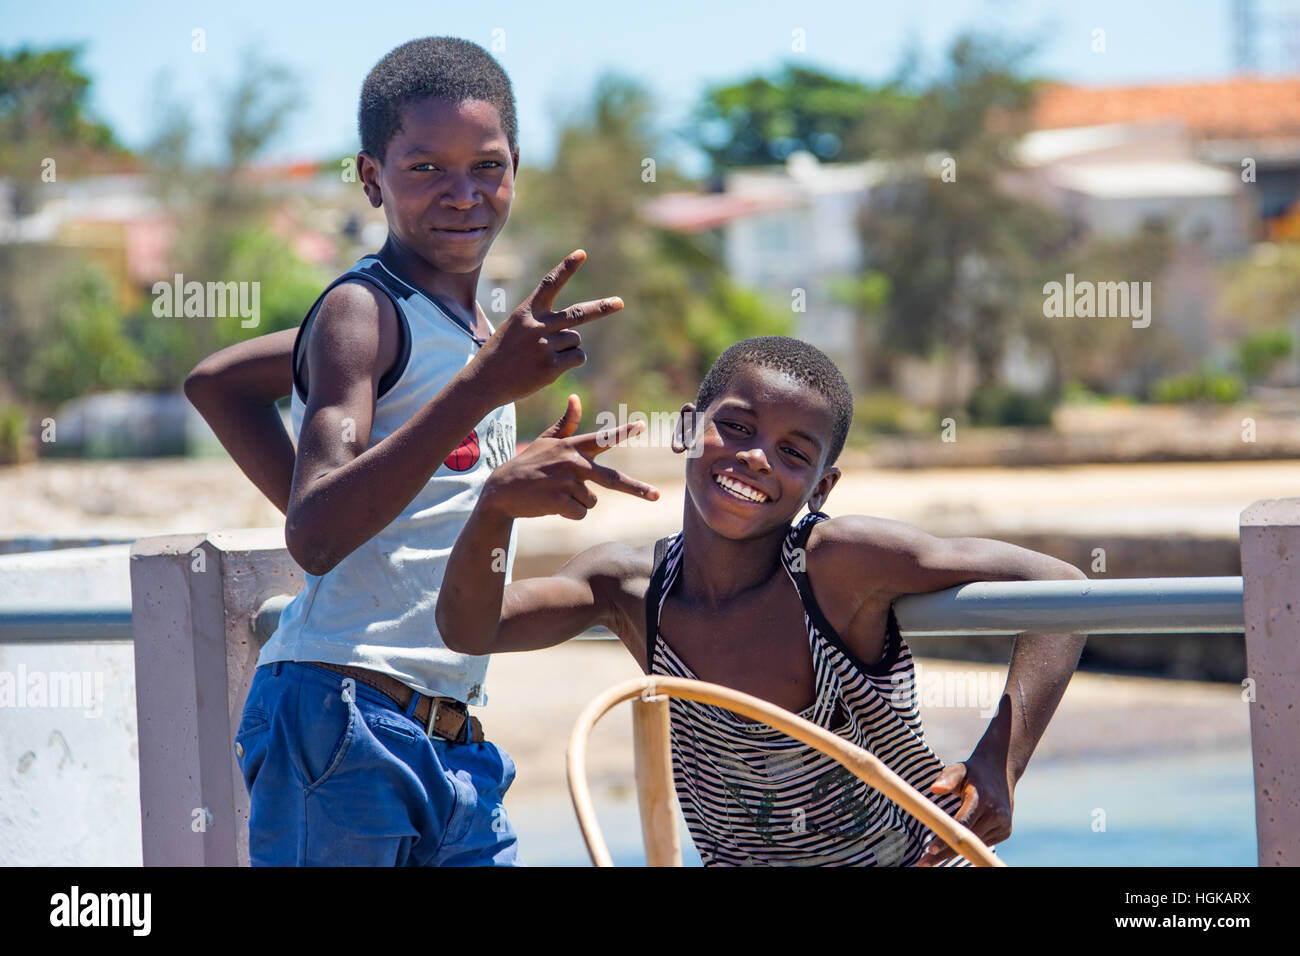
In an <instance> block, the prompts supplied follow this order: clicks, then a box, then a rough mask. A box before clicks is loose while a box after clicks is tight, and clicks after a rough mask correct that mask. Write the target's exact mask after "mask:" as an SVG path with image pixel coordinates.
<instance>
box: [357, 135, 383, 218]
mask: <svg viewBox="0 0 1300 956" xmlns="http://www.w3.org/2000/svg"><path fill="white" fill-rule="evenodd" d="M357 175H358V176H360V177H361V188H362V189H364V190H365V193H366V198H367V199H369V200H370V205H371V206H372V207H373V208H375V209H378V208H379V207H380V206H382V205H383V204H384V194H383V190H381V189H380V188H379V178H378V177H379V163H378V162H377V161H376V160H375V158H374V157H373V156H371V155H370V154H369V153H367V152H366V151H365V150H362V151H361V152H359V153H357Z"/></svg>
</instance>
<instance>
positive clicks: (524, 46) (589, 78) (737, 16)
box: [0, 0, 1276, 163]
mask: <svg viewBox="0 0 1300 956" xmlns="http://www.w3.org/2000/svg"><path fill="white" fill-rule="evenodd" d="M1275 2H1276V0H1275ZM1230 12H1231V8H1230V0H1088V2H1086V3H1079V2H1048V0H1040V2H1037V3H1033V2H1026V0H1001V2H989V0H908V2H905V3H899V2H880V0H845V2H839V0H833V2H820V3H816V2H788V0H787V2H763V0H757V2H755V0H749V2H744V3H722V2H716V3H713V2H708V0H654V2H648V3H637V2H617V0H597V2H591V0H570V2H567V3H564V4H558V3H550V4H548V3H537V2H527V3H525V2H509V3H497V4H488V3H482V2H475V3H461V4H455V5H453V4H446V3H439V2H430V0H423V2H415V0H409V2H408V0H388V2H374V3H363V2H356V0H348V2H339V0H317V2H311V3H305V2H296V0H295V2H277V0H269V2H266V0H263V2H251V0H223V2H219V3H215V2H194V3H183V4H156V3H140V2H120V3H107V2H80V3H75V2H63V0H45V2H39V3H23V4H17V3H14V2H12V0H3V2H2V3H0V48H3V49H4V50H6V51H11V50H13V49H14V48H15V47H17V46H18V45H20V44H24V43H25V44H33V45H38V46H48V45H53V44H63V43H70V42H84V44H85V52H84V53H83V56H82V60H81V63H82V65H83V68H84V69H86V70H87V71H88V72H89V74H90V75H91V76H92V77H93V80H94V83H93V86H92V108H93V109H94V110H95V112H96V113H97V114H98V115H99V116H100V117H101V118H103V119H105V120H106V121H107V122H109V124H110V125H111V126H112V127H113V128H114V129H115V130H116V131H117V132H118V135H119V136H120V137H121V138H122V139H123V140H124V141H125V142H126V143H127V145H129V146H133V147H139V146H140V145H141V144H143V143H144V142H145V141H146V139H147V137H148V134H149V132H150V130H151V129H152V125H151V124H152V122H153V117H154V112H155V108H154V104H155V99H154V94H155V87H159V86H164V87H165V88H166V91H167V92H168V93H170V94H171V95H172V96H173V97H174V98H177V99H179V100H180V101H181V102H183V103H184V104H185V105H186V107H187V108H189V109H191V110H192V111H193V115H194V118H195V122H196V124H197V126H198V128H199V130H200V133H201V134H202V133H205V132H208V131H211V130H213V129H215V127H216V126H217V124H218V120H219V108H218V103H219V95H220V93H221V91H222V90H224V89H225V88H226V87H227V86H228V85H229V84H230V82H231V81H232V80H233V78H234V75H235V71H236V69H237V67H238V63H239V54H240V52H241V50H243V49H244V48H253V49H254V50H255V51H256V52H257V53H258V54H259V55H260V56H261V57H263V58H264V59H268V60H272V61H275V62H279V63H283V64H285V65H286V66H288V67H289V68H290V69H291V70H292V71H293V72H294V73H295V74H297V76H298V78H299V80H300V88H301V90H302V93H303V96H304V103H303V107H302V109H301V110H300V111H299V112H298V113H297V115H296V116H295V118H294V121H293V123H292V125H291V127H290V128H289V130H288V131H287V133H286V134H285V135H284V136H282V137H281V139H280V140H279V141H277V142H276V143H275V144H274V147H273V149H271V150H270V152H269V153H268V155H269V156H272V157H277V158H281V157H317V156H320V155H341V154H343V153H345V152H346V151H348V150H352V149H355V146H356V133H355V123H356V102H357V94H358V91H359V90H360V86H361V82H362V80H363V79H364V78H365V75H366V73H367V71H368V70H369V69H370V67H371V66H373V65H374V63H375V61H376V60H378V59H379V58H380V57H382V56H383V55H384V54H385V53H387V52H388V51H389V50H390V49H392V48H393V47H394V46H397V45H398V44H400V43H402V42H404V41H406V40H409V39H412V38H414V37H419V36H428V35H432V34H452V35H456V36H461V37H465V38H467V39H470V40H473V41H475V42H477V43H479V44H481V45H483V46H484V47H487V48H488V49H490V50H491V49H492V48H493V46H492V45H493V42H494V37H496V38H503V39H504V43H505V47H504V50H503V51H501V52H499V53H497V54H496V55H497V58H498V59H499V60H500V61H501V63H502V65H503V66H504V67H505V68H506V70H507V72H508V73H509V74H510V77H511V79H512V81H513V83H514V85H515V96H516V100H517V104H518V110H519V121H520V149H521V161H522V162H524V163H527V162H529V161H533V162H537V161H544V160H545V159H546V158H547V157H549V155H550V153H551V150H552V148H553V142H554V137H553V132H554V129H555V124H556V120H557V118H558V117H559V116H561V115H563V113H564V111H565V110H567V109H570V108H572V106H573V105H575V104H576V103H579V102H581V101H582V100H584V99H585V98H586V96H587V95H588V93H589V92H590V89H591V86H592V83H593V80H594V79H595V78H596V77H597V76H598V75H599V74H600V73H601V72H603V71H606V70H618V71H621V72H623V73H626V74H630V75H632V76H634V77H636V78H638V79H639V80H641V81H642V82H643V83H645V84H646V85H647V86H648V87H649V88H650V89H651V90H652V91H653V92H654V93H655V94H656V97H657V100H658V102H659V104H660V106H661V116H662V118H663V121H664V122H665V123H666V124H668V125H672V124H676V123H680V122H681V120H682V119H684V118H685V116H686V115H687V112H688V110H689V108H690V106H691V105H692V104H693V103H694V101H695V100H696V99H697V97H698V96H699V94H700V92H701V90H702V89H703V88H704V87H705V86H706V85H707V84H709V83H711V82H718V81H730V80H734V79H736V78H739V77H743V76H748V75H750V74H752V73H754V72H765V73H770V72H771V71H772V70H774V69H775V68H777V67H778V66H779V65H780V64H781V63H782V62H783V61H784V60H786V59H796V58H801V59H803V60H805V61H807V62H808V63H810V64H811V65H814V66H817V67H820V68H825V69H830V70H833V71H836V72H839V73H842V74H847V75H851V76H857V77H860V78H863V79H866V80H873V79H880V78H882V77H884V76H885V75H887V74H888V73H889V71H890V69H891V68H892V67H893V66H894V65H895V63H896V62H897V58H898V55H899V52H900V50H901V49H902V48H903V46H904V44H905V43H906V42H908V40H909V39H910V40H911V41H912V42H914V43H915V44H917V45H919V47H920V48H921V49H922V50H923V51H925V53H926V54H927V55H928V56H930V57H932V58H934V59H936V60H937V59H938V57H939V56H940V54H941V53H942V51H943V50H944V49H945V47H946V46H947V44H948V42H949V41H950V40H951V38H952V37H953V36H954V35H955V34H956V33H958V32H959V31H960V30H962V29H963V28H965V27H977V28H980V29H984V30H995V31H1001V32H1005V33H1006V34H1007V35H1008V36H1015V37H1030V36H1033V37H1037V38H1039V39H1040V41H1041V53H1040V55H1039V57H1038V60H1037V64H1038V66H1039V68H1040V70H1041V71H1042V72H1043V73H1045V74H1047V75H1052V76H1056V77H1059V78H1061V79H1065V80H1070V81H1074V82H1080V83H1086V84H1092V85H1099V84H1115V83H1127V82H1143V81H1156V82H1176V81H1180V80H1198V79H1212V78H1219V77H1224V76H1227V75H1229V74H1231V72H1232V53H1231V51H1232V31H1231V20H1230ZM196 27H198V28H202V29H203V30H204V31H205V32H206V46H207V51H206V52H205V53H195V52H192V51H191V31H192V30H193V29H195V28H196ZM1097 28H1100V29H1103V30H1104V31H1105V44H1106V50H1105V52H1104V53H1096V52H1093V50H1092V42H1093V30H1094V29H1097ZM796 29H801V30H803V31H804V36H805V37H806V52H804V53H802V54H796V53H794V52H792V50H791V44H792V37H793V31H794V30H796ZM497 30H499V31H503V33H496V34H494V31H497ZM164 76H165V77H166V81H165V83H161V82H160V77H164ZM204 142H205V141H204V139H203V138H202V137H201V139H200V145H201V146H203V144H204ZM679 158H685V159H687V160H688V161H689V157H686V156H681V157H679Z"/></svg>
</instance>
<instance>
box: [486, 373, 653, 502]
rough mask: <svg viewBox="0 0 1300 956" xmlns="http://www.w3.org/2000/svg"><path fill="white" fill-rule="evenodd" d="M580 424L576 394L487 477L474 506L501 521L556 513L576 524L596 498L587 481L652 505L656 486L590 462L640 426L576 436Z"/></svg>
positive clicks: (629, 425)
mask: <svg viewBox="0 0 1300 956" xmlns="http://www.w3.org/2000/svg"><path fill="white" fill-rule="evenodd" d="M581 420H582V403H581V402H580V401H579V400H578V396H577V395H570V396H569V407H568V409H567V410H566V411H565V413H564V415H563V416H562V417H561V418H560V420H559V421H558V422H556V423H555V424H554V425H552V426H551V427H550V428H548V429H546V431H544V432H542V434H541V435H539V436H538V437H537V439H536V440H535V441H534V442H532V443H531V444H530V445H529V446H528V447H527V448H526V449H524V450H523V451H522V452H520V453H519V454H518V455H516V456H515V457H514V458H512V459H510V460H509V461H507V462H505V463H504V464H502V465H499V466H497V468H496V469H495V470H494V471H493V472H492V474H491V475H489V476H488V479H487V482H486V484H485V485H484V486H483V493H482V495H481V497H480V499H479V504H478V507H479V508H480V509H483V510H485V511H489V512H496V513H497V514H499V515H500V516H502V517H505V518H535V517H538V516H540V515H551V514H556V515H563V516H564V517H566V518H572V519H573V520H574V521H579V520H581V519H582V518H585V517H586V516H587V511H588V509H590V508H592V507H594V506H595V504H596V496H595V495H593V494H592V493H591V491H590V489H588V488H587V485H586V482H588V481H593V482H595V483H596V484H598V485H603V486H604V487H606V488H612V489H613V490H615V491H621V492H624V493H625V494H629V495H636V496H637V497H638V498H644V499H645V500H646V501H657V500H658V498H659V490H658V489H657V488H655V487H653V486H652V485H647V484H646V483H645V482H642V481H637V480H636V479H635V478H628V477H627V476H625V475H624V474H623V473H622V472H620V471H618V470H616V469H614V468H606V467H605V466H604V465H598V464H596V463H595V460H594V459H595V457H596V456H597V455H599V454H600V453H601V452H603V451H605V450H607V449H608V448H610V447H612V446H614V445H616V444H618V443H619V442H621V441H622V440H623V439H625V438H627V437H628V436H630V435H635V434H637V433H639V432H640V431H641V430H642V429H644V428H645V422H630V423H628V424H625V425H620V426H619V427H618V428H613V429H606V430H604V431H599V432H587V433H586V434H584V435H575V434H574V432H576V431H577V430H578V422H579V421H581Z"/></svg>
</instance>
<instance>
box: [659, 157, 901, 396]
mask: <svg viewBox="0 0 1300 956" xmlns="http://www.w3.org/2000/svg"><path fill="white" fill-rule="evenodd" d="M886 169H887V167H886V165H885V164H884V163H876V162H867V163H855V164H849V163H839V164H822V163H819V162H818V161H817V159H816V157H814V156H813V155H812V154H811V153H806V152H795V153H792V154H791V155H790V157H789V159H788V160H787V161H786V163H785V165H783V166H774V167H763V168H755V169H745V170H736V171H732V172H729V173H728V174H727V177H726V184H725V191H723V192H717V193H681V192H679V193H670V194H668V195H665V196H663V197H661V198H659V199H656V200H654V201H652V202H650V203H648V204H647V205H646V206H645V207H643V209H642V215H643V216H644V218H645V219H646V221H647V222H649V223H651V224H653V225H656V226H659V227H660V228H663V229H670V230H674V231H677V232H683V233H700V232H706V231H715V232H716V233H717V235H718V237H719V239H720V249H721V252H722V256H723V261H724V262H725V264H726V268H727V271H728V274H729V275H730V276H731V278H732V279H733V280H734V281H735V282H737V283H739V284H741V285H745V286H749V287H752V288H755V289H760V290H762V291H764V292H766V293H768V294H769V295H770V297H771V298H772V300H773V301H774V302H778V303H781V304H782V305H783V306H784V307H787V308H790V309H791V310H792V312H793V314H794V319H795V327H794V334H795V336H796V337H798V338H801V339H805V340H806V341H808V342H812V343H813V344H815V345H816V346H817V347H818V348H820V349H822V350H823V351H824V352H826V354H827V355H829V356H830V357H831V358H832V359H833V360H834V361H835V362H836V364H837V365H839V366H840V368H841V369H842V370H843V371H844V373H845V377H846V378H848V379H849V383H850V384H851V385H854V386H856V385H857V384H858V383H857V382H855V381H854V378H855V373H856V369H857V357H856V349H855V346H854V330H855V318H854V309H853V307H852V306H851V305H849V304H847V303H846V302H845V301H843V299H842V297H841V296H840V295H838V294H837V292H836V288H835V287H836V284H837V283H839V282H842V281H844V280H846V279H850V278H852V277H853V276H855V275H856V274H857V273H858V271H859V269H860V267H861V264H862V261H861V260H862V244H861V242H860V240H859V238H858V230H857V225H856V219H857V215H858V210H859V208H860V206H861V204H862V202H863V199H864V198H865V197H866V196H867V195H868V194H869V193H870V191H871V189H872V187H873V186H875V185H876V184H877V183H879V182H881V181H883V179H884V177H885V173H886Z"/></svg>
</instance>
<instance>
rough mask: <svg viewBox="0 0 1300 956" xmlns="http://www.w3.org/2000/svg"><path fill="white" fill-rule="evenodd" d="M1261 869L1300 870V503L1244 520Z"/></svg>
mask: <svg viewBox="0 0 1300 956" xmlns="http://www.w3.org/2000/svg"><path fill="white" fill-rule="evenodd" d="M1241 575H1242V579H1243V599H1244V604H1245V615H1246V676H1247V677H1249V678H1250V679H1251V680H1252V681H1253V682H1254V685H1253V688H1254V695H1255V697H1254V701H1253V702H1252V703H1251V704H1250V741H1251V752H1252V754H1253V765H1254V771H1255V828H1256V832H1257V833H1258V835H1259V865H1260V866H1300V498H1280V499H1276V500H1270V501H1257V502H1255V503H1254V504H1253V505H1251V506H1250V507H1249V508H1247V509H1246V510H1245V511H1243V512H1242V514H1241Z"/></svg>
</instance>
